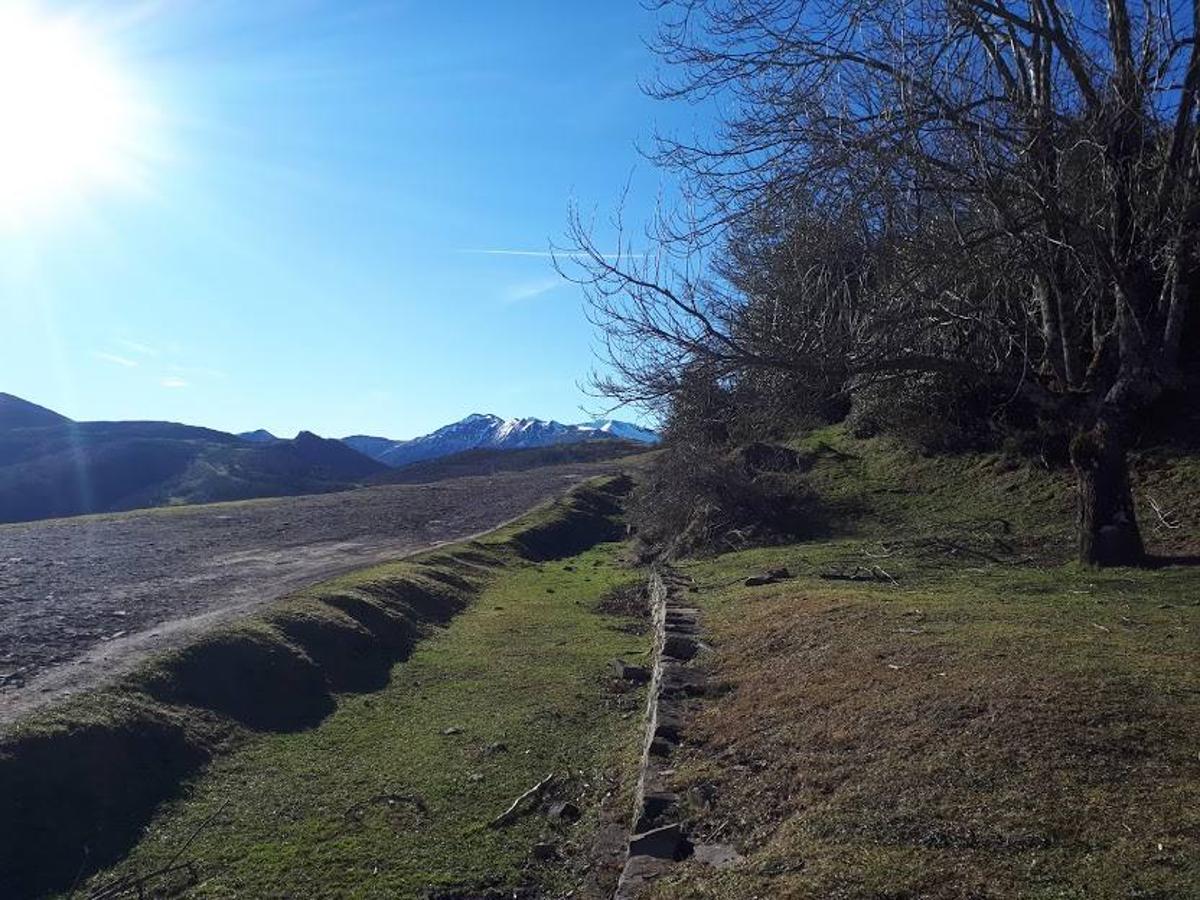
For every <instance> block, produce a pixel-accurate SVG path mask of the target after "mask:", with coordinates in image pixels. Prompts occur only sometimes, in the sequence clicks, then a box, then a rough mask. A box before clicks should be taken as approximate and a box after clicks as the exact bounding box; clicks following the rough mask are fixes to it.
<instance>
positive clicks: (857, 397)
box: [846, 375, 996, 454]
mask: <svg viewBox="0 0 1200 900" xmlns="http://www.w3.org/2000/svg"><path fill="white" fill-rule="evenodd" d="M991 400H992V398H991V396H990V391H989V390H988V388H987V387H986V386H984V385H978V384H970V383H965V382H962V381H956V380H953V379H951V378H948V377H946V376H943V375H922V376H920V377H918V378H912V379H900V380H895V381H884V382H876V383H874V384H868V385H864V386H862V387H860V388H858V389H857V390H856V391H855V392H854V399H853V401H852V402H851V404H850V411H849V414H848V415H847V416H846V425H847V427H848V428H849V429H850V433H851V434H853V435H854V436H855V437H860V438H866V437H875V436H876V435H880V434H890V435H894V436H896V437H898V438H900V439H901V440H904V441H907V442H908V443H910V444H912V445H913V446H914V447H915V448H916V449H917V450H919V451H920V452H922V453H930V454H933V453H957V452H962V451H964V450H977V449H983V448H985V447H988V446H990V445H991V444H992V443H994V441H995V439H996V435H995V429H994V426H993V422H992V410H993V403H992V402H991Z"/></svg>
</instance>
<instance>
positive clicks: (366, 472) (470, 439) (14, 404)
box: [0, 393, 657, 523]
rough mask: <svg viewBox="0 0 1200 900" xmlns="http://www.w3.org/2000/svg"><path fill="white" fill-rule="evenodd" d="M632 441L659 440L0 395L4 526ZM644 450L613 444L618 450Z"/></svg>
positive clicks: (526, 461)
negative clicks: (222, 423) (314, 420)
mask: <svg viewBox="0 0 1200 900" xmlns="http://www.w3.org/2000/svg"><path fill="white" fill-rule="evenodd" d="M633 440H636V441H640V442H641V444H645V443H648V442H651V441H654V440H657V436H656V435H654V433H653V432H648V431H645V430H644V429H639V428H637V426H632V425H628V424H627V423H620V422H603V423H589V424H586V425H561V424H559V423H557V422H543V421H541V420H538V419H514V420H508V421H505V420H502V419H500V418H498V417H496V416H482V415H477V416H468V417H467V418H466V419H464V420H462V421H461V422H456V423H454V424H452V425H448V426H446V427H444V428H440V429H438V430H437V431H435V432H433V433H432V434H429V435H425V436H423V437H419V438H415V439H413V440H409V441H395V440H389V439H387V438H372V437H366V436H356V437H350V438H346V439H345V440H336V439H331V438H322V437H319V436H317V435H315V434H313V433H311V432H308V431H302V432H300V433H299V434H298V435H297V436H296V437H295V438H291V439H282V438H277V437H275V436H274V435H273V434H271V433H270V432H268V431H265V430H261V429H260V430H258V431H254V432H247V433H245V434H242V435H234V434H228V433H226V432H223V431H216V430H214V429H211V428H200V427H196V426H191V425H180V424H177V423H174V422H75V421H72V420H71V419H69V418H67V417H66V416H63V415H60V414H59V413H56V412H54V411H52V410H49V409H46V408H44V407H41V406H38V405H37V404H35V403H30V402H29V401H27V400H22V399H21V398H19V397H14V396H12V395H11V394H5V393H0V523H2V522H20V521H27V520H31V519H41V518H49V517H57V516H72V515H80V514H83V513H96V512H114V511H119V510H128V509H137V508H141V507H152V506H169V505H177V504H184V503H207V502H213V501H218V500H240V499H248V498H252V497H275V496H287V495H293V494H308V493H322V492H327V491H338V490H347V489H349V488H353V487H358V486H361V485H364V484H371V483H380V482H386V481H396V480H409V479H406V478H396V477H392V475H391V473H392V472H393V471H395V470H396V469H400V468H402V467H404V466H408V465H410V464H413V463H417V462H429V461H434V460H440V459H441V458H443V457H449V456H452V455H454V454H458V453H462V452H464V451H475V455H474V456H470V457H468V458H467V459H464V460H463V461H462V462H461V463H453V462H451V463H449V464H448V465H446V466H442V467H439V468H437V469H428V470H427V471H425V472H423V473H422V474H421V475H420V476H417V474H416V473H414V479H412V480H424V479H426V478H429V479H436V478H437V477H451V474H464V473H478V472H486V471H499V470H502V469H509V468H520V467H527V466H530V465H537V464H549V463H550V462H551V461H554V462H561V461H565V460H563V458H562V454H553V455H543V456H538V455H530V454H529V453H525V454H523V456H524V458H523V459H517V458H515V457H514V458H513V459H511V460H508V459H507V454H506V453H504V452H501V451H508V450H524V449H526V448H540V447H550V446H555V445H570V444H577V443H578V444H582V443H591V442H595V441H604V442H613V443H614V444H621V445H622V446H624V445H626V444H627V443H628V442H630V441H633ZM637 446H639V445H635V444H633V443H628V447H627V448H626V449H625V450H619V448H616V447H614V451H613V452H612V454H611V455H619V452H633V451H634V450H636V449H637ZM483 451H495V453H492V454H491V455H489V453H487V452H483ZM481 453H482V455H480V454H481ZM604 455H609V451H605V452H604ZM515 456H522V454H516V455H515ZM589 456H595V454H589ZM581 458H582V457H581ZM542 460H545V461H544V462H542ZM438 472H440V473H444V474H442V475H437V474H436V473H438Z"/></svg>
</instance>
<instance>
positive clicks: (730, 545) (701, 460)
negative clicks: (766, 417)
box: [629, 444, 817, 557]
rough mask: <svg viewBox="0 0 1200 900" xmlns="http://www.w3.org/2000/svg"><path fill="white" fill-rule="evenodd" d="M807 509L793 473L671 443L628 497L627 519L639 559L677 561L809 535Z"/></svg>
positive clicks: (811, 518) (810, 506)
mask: <svg viewBox="0 0 1200 900" xmlns="http://www.w3.org/2000/svg"><path fill="white" fill-rule="evenodd" d="M814 510H815V504H814V502H813V500H812V497H811V495H810V493H809V492H808V491H807V490H806V488H805V487H804V484H803V482H802V480H801V478H800V475H799V474H798V473H797V472H771V471H762V470H755V469H754V468H752V467H750V466H748V465H747V464H746V459H745V456H744V455H743V454H739V453H738V452H737V451H731V452H724V451H721V450H719V449H717V448H714V447H711V446H698V445H695V444H677V445H675V446H672V447H670V448H668V449H667V450H666V451H665V452H664V453H663V454H662V455H661V456H660V457H659V458H658V460H656V462H655V464H654V465H653V466H652V467H651V468H650V470H649V472H648V473H647V477H646V478H645V479H644V480H643V481H642V483H641V484H639V485H638V486H637V488H636V489H635V490H634V493H633V497H632V499H631V502H630V511H629V517H630V522H631V524H632V525H633V527H634V529H635V531H636V533H637V537H638V541H639V543H640V545H641V551H642V555H643V556H646V557H650V556H658V555H666V556H683V555H687V554H690V553H712V552H720V551H723V550H729V549H734V548H740V547H745V546H749V545H753V544H770V543H776V542H778V541H781V540H784V539H787V538H796V537H800V536H803V535H805V534H809V533H812V531H813V530H814V525H815V523H816V521H817V517H816V516H815V514H814Z"/></svg>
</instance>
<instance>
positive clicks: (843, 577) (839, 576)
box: [818, 566, 900, 585]
mask: <svg viewBox="0 0 1200 900" xmlns="http://www.w3.org/2000/svg"><path fill="white" fill-rule="evenodd" d="M818 577H820V578H823V579H824V580H826V581H886V582H890V583H891V584H896V585H898V584H899V583H900V582H898V581H897V580H896V579H895V578H893V577H892V576H891V574H890V573H889V572H888V571H887V570H886V569H883V568H881V567H879V566H869V567H868V566H855V567H854V569H853V570H852V571H850V572H844V571H843V572H822V573H821V574H820V575H819V576H818Z"/></svg>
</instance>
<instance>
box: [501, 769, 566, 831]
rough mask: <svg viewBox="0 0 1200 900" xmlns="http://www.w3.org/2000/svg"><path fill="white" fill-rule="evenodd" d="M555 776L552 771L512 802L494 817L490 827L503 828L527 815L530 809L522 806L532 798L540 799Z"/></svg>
mask: <svg viewBox="0 0 1200 900" xmlns="http://www.w3.org/2000/svg"><path fill="white" fill-rule="evenodd" d="M555 777H556V776H555V774H554V773H553V772H551V773H550V774H549V775H547V776H546V777H545V778H543V779H542V780H541V781H539V782H538V783H537V784H535V785H534V786H533V787H531V788H530V789H529V790H527V791H526V792H525V793H523V794H522V795H521V796H520V797H518V798H517V799H516V800H514V801H513V802H512V805H511V806H509V807H508V809H506V810H505V811H504V812H502V813H500V815H498V816H496V818H494V819H492V821H491V822H489V823H488V828H503V827H504V826H505V825H510V824H512V823H513V822H515V821H516V820H517V819H518V818H520V817H521V816H522V815H525V814H526V813H527V812H528V809H523V808H522V807H524V806H525V804H527V803H528V802H529V801H530V800H533V799H538V800H540V799H541V797H542V795H543V794H544V793H545V792H546V789H547V788H549V787H550V785H552V784H553V783H554V779H555Z"/></svg>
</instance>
